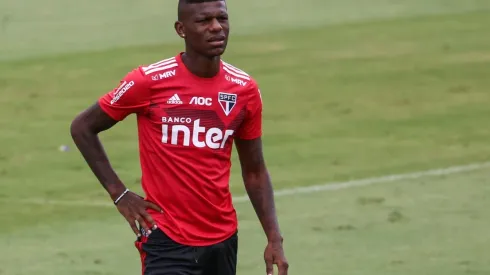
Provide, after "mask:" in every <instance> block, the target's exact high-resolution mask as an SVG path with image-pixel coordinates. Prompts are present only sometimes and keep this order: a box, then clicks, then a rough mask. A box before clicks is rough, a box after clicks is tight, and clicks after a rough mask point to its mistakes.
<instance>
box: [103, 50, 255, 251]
mask: <svg viewBox="0 0 490 275" xmlns="http://www.w3.org/2000/svg"><path fill="white" fill-rule="evenodd" d="M181 55H182V53H180V54H178V55H176V56H175V57H172V58H169V59H165V60H162V61H160V62H156V63H154V64H150V65H147V66H140V67H138V68H135V69H134V70H132V71H131V72H129V73H128V74H127V75H126V76H125V77H124V78H123V79H122V80H121V81H120V83H119V85H118V86H117V87H115V88H114V89H113V90H112V91H110V92H108V93H107V94H105V95H103V96H102V97H101V98H100V99H99V105H100V107H101V108H102V110H103V111H104V112H106V113H107V114H108V115H109V116H110V117H112V118H113V119H115V120H117V121H121V120H123V119H125V118H126V117H127V116H128V115H130V114H135V115H136V116H137V124H138V139H139V150H140V162H141V172H142V174H141V182H142V188H143V190H144V192H145V195H146V199H148V200H149V201H152V202H154V203H156V204H157V205H159V206H160V207H161V208H162V209H163V213H157V212H155V211H152V210H149V211H150V214H151V215H152V217H153V218H154V219H155V221H156V222H157V225H158V226H159V227H160V228H161V229H162V230H163V231H164V232H165V233H166V234H167V235H168V236H169V237H170V238H172V239H173V240H174V241H176V242H179V243H181V244H185V245H194V246H200V245H210V244H214V243H218V242H221V241H223V240H225V239H227V238H228V237H230V236H231V235H233V234H234V233H235V232H236V230H237V217H236V213H235V209H234V207H233V204H232V197H231V194H230V191H229V177H230V167H231V160H230V157H231V152H232V146H233V140H234V138H240V139H256V138H259V137H260V136H261V134H262V99H261V95H260V90H259V88H258V86H257V83H256V82H255V80H254V79H253V78H252V77H251V76H250V75H248V74H247V73H245V72H244V71H242V70H240V69H238V68H236V67H234V66H232V65H230V64H228V63H226V62H224V61H221V65H220V71H219V73H218V74H217V75H216V76H214V77H212V78H201V77H197V76H196V75H194V74H192V73H191V72H190V71H189V70H188V69H187V67H186V66H185V65H184V63H183V62H182V58H181Z"/></svg>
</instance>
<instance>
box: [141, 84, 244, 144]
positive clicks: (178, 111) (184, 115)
mask: <svg viewBox="0 0 490 275" xmlns="http://www.w3.org/2000/svg"><path fill="white" fill-rule="evenodd" d="M248 100H249V99H248V98H247V93H246V92H245V91H244V90H241V89H239V88H238V89H237V88H234V87H233V86H230V85H226V83H225V84H224V85H223V84H219V83H218V84H214V83H213V84H202V85H196V84H192V83H188V84H185V85H182V84H180V85H167V86H160V87H155V88H154V89H153V90H152V95H151V100H150V106H149V108H148V112H147V117H148V118H149V119H150V121H151V122H152V125H154V127H156V128H158V129H162V131H163V132H164V136H163V140H164V141H165V140H166V139H167V141H168V142H171V140H170V139H171V138H172V137H173V138H174V139H175V140H176V139H180V138H179V133H181V134H182V136H183V137H185V136H189V137H190V139H191V141H192V138H193V137H194V136H195V137H196V138H195V139H198V138H200V137H201V136H202V138H200V139H199V140H203V141H205V140H209V142H208V143H209V144H213V140H215V141H218V140H220V139H223V138H224V137H225V136H227V135H228V136H231V135H233V133H235V132H236V131H237V130H238V129H239V128H240V125H241V124H242V123H243V120H244V119H245V115H246V112H247V103H248ZM206 137H209V138H208V139H207V138H206ZM184 143H185V140H184Z"/></svg>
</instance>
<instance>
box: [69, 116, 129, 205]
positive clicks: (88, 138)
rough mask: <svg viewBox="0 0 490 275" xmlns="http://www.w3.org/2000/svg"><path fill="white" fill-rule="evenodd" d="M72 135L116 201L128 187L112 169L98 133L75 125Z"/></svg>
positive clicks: (100, 180) (72, 128)
mask: <svg viewBox="0 0 490 275" xmlns="http://www.w3.org/2000/svg"><path fill="white" fill-rule="evenodd" d="M71 135H72V138H73V141H74V143H75V144H76V146H77V148H78V150H79V151H80V153H81V154H82V156H83V158H84V159H85V161H86V162H87V164H88V166H89V167H90V169H91V170H92V172H93V173H94V174H95V176H96V177H97V179H98V180H99V182H100V183H101V184H102V186H103V187H104V189H105V190H106V191H107V192H108V193H109V195H110V196H111V198H112V199H113V200H114V199H116V198H117V197H118V196H119V195H120V194H121V193H122V192H123V191H124V190H125V189H126V187H125V186H124V184H123V183H122V182H121V180H120V179H119V177H118V176H117V174H116V173H115V172H114V170H113V169H112V167H111V165H110V162H109V159H108V158H107V155H106V153H105V151H104V148H103V146H102V144H101V142H100V140H99V137H98V135H97V134H96V133H93V132H92V131H90V130H89V129H86V128H85V129H84V127H83V126H81V125H79V124H77V123H74V124H72V127H71Z"/></svg>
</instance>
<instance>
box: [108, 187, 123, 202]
mask: <svg viewBox="0 0 490 275" xmlns="http://www.w3.org/2000/svg"><path fill="white" fill-rule="evenodd" d="M107 189H108V190H107V191H108V192H109V196H110V197H111V199H112V201H115V200H116V199H117V198H119V196H121V195H122V194H123V193H124V191H126V186H124V184H122V183H121V184H114V185H113V186H110V187H108V188H107Z"/></svg>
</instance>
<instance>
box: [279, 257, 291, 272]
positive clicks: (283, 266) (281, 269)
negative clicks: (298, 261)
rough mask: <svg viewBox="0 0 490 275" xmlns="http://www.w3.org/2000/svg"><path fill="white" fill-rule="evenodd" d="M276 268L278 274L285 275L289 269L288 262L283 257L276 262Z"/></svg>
mask: <svg viewBox="0 0 490 275" xmlns="http://www.w3.org/2000/svg"><path fill="white" fill-rule="evenodd" d="M277 269H278V270H279V275H287V274H288V269H289V264H288V262H287V261H286V260H285V259H284V260H281V261H279V262H278V263H277Z"/></svg>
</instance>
